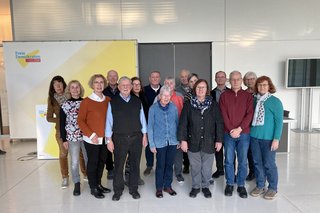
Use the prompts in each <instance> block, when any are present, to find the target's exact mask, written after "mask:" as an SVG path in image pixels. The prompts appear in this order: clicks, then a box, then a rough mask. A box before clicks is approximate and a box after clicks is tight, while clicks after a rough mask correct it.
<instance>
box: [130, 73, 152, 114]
mask: <svg viewBox="0 0 320 213" xmlns="http://www.w3.org/2000/svg"><path fill="white" fill-rule="evenodd" d="M131 81H132V90H131V95H135V96H137V97H138V98H139V99H140V100H141V103H142V107H143V111H144V114H145V115H146V116H148V115H147V112H148V102H147V98H146V96H145V94H144V92H143V86H142V82H141V79H140V78H139V77H133V78H131ZM146 120H148V118H146Z"/></svg>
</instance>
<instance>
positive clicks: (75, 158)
mask: <svg viewBox="0 0 320 213" xmlns="http://www.w3.org/2000/svg"><path fill="white" fill-rule="evenodd" d="M83 143H84V142H83V141H76V142H72V141H69V142H68V144H69V153H70V156H71V160H70V164H71V174H72V181H73V183H80V174H79V164H80V161H79V157H80V149H81V151H82V154H83V158H84V161H85V164H86V165H87V162H88V158H87V151H86V149H85V148H84V144H83Z"/></svg>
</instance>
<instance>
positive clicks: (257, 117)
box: [252, 92, 271, 126]
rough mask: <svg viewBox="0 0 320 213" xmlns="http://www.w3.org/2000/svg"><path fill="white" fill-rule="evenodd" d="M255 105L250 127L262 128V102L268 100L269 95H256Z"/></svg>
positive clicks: (263, 112)
mask: <svg viewBox="0 0 320 213" xmlns="http://www.w3.org/2000/svg"><path fill="white" fill-rule="evenodd" d="M256 97H257V105H256V108H255V110H254V115H253V120H252V126H263V125H264V116H265V111H264V102H266V100H268V98H270V97H271V94H270V93H269V92H267V93H266V94H264V95H260V94H257V96H256Z"/></svg>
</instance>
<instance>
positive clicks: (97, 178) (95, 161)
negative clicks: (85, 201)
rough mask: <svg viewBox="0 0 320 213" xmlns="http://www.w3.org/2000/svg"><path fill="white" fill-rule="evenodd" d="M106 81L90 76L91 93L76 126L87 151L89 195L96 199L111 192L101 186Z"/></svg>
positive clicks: (101, 76)
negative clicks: (81, 134)
mask: <svg viewBox="0 0 320 213" xmlns="http://www.w3.org/2000/svg"><path fill="white" fill-rule="evenodd" d="M106 83H107V81H106V79H105V77H104V76H103V75H101V74H95V75H93V76H91V78H90V80H89V86H90V87H91V88H92V89H93V93H92V94H91V95H90V96H88V97H87V98H85V99H84V100H83V101H82V102H81V105H80V110H79V115H78V124H79V127H80V129H81V131H82V133H83V140H84V141H85V143H84V145H85V148H86V151H87V156H88V164H87V173H88V180H89V186H90V189H91V194H92V195H93V196H94V197H96V198H104V195H103V193H109V192H111V190H110V189H108V188H105V187H103V186H102V185H101V177H102V174H103V168H104V162H106V158H107V148H106V144H105V140H104V137H105V131H104V130H105V124H106V114H107V108H108V103H109V102H110V98H109V97H106V96H104V95H103V93H102V91H103V89H104V88H105V85H106Z"/></svg>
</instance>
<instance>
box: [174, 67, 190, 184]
mask: <svg viewBox="0 0 320 213" xmlns="http://www.w3.org/2000/svg"><path fill="white" fill-rule="evenodd" d="M190 74H191V73H190V71H189V70H187V69H182V70H181V71H180V73H179V78H180V85H179V86H177V87H176V91H177V92H178V93H180V94H182V95H183V97H185V96H186V94H188V93H189V94H190V92H191V90H192V89H191V88H190V86H189V81H188V80H189V77H190ZM182 153H183V173H184V174H189V167H190V162H189V158H188V154H187V153H185V152H182ZM177 156H179V151H178V154H177ZM176 177H177V180H178V182H183V180H184V179H183V176H182V175H181V176H180V175H179V176H177V175H176ZM179 180H180V181H179Z"/></svg>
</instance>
